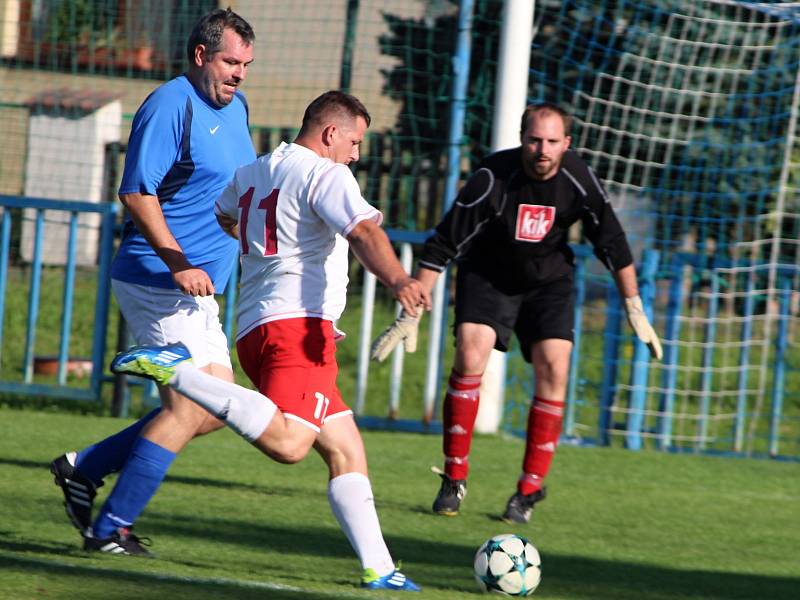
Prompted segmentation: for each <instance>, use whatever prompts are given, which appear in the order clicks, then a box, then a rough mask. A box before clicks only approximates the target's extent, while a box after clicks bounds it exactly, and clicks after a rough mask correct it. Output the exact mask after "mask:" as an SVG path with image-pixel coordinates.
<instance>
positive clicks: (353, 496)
mask: <svg viewBox="0 0 800 600" xmlns="http://www.w3.org/2000/svg"><path fill="white" fill-rule="evenodd" d="M328 501H329V502H330V504H331V509H332V510H333V515H334V516H335V517H336V520H337V521H339V525H340V527H341V528H342V530H343V531H344V534H345V535H346V536H347V539H348V540H350V545H351V546H352V547H353V550H355V551H356V554H357V555H358V559H359V560H360V561H361V568H362V569H373V570H374V571H375V572H376V573H377V574H378V576H379V577H383V576H384V575H388V574H389V573H391V572H392V571H394V568H395V567H394V561H392V556H391V555H390V554H389V549H388V548H387V547H386V542H385V541H384V539H383V533H381V524H380V522H379V521H378V513H377V511H376V510H375V500H374V499H373V497H372V486H371V485H370V483H369V478H368V477H367V476H366V475H364V474H362V473H345V474H344V475H339V476H338V477H334V478H333V479H331V480H330V482H329V483H328Z"/></svg>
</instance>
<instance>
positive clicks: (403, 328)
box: [370, 309, 422, 362]
mask: <svg viewBox="0 0 800 600" xmlns="http://www.w3.org/2000/svg"><path fill="white" fill-rule="evenodd" d="M421 318H422V309H419V314H418V315H417V316H416V317H415V316H413V315H410V314H408V313H407V312H406V311H402V312H401V313H400V316H399V317H397V319H396V320H395V322H394V323H392V324H391V325H389V327H387V328H386V330H385V331H384V332H383V333H382V334H380V335H379V336H378V337H377V338H375V341H374V342H372V351H371V352H370V358H371V359H372V360H377V361H378V362H383V361H384V360H385V359H386V357H387V356H389V354H391V352H392V350H394V349H395V347H396V346H397V345H398V344H399V343H400V342H403V348H404V349H405V351H406V352H414V351H416V349H417V330H418V329H419V320H420V319H421Z"/></svg>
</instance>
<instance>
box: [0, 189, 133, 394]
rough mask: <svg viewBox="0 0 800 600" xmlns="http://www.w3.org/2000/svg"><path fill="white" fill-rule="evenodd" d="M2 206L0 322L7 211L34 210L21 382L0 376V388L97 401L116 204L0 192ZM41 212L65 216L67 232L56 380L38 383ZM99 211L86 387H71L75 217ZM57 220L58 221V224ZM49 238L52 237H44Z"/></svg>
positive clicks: (5, 272) (6, 255)
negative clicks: (37, 339) (95, 278)
mask: <svg viewBox="0 0 800 600" xmlns="http://www.w3.org/2000/svg"><path fill="white" fill-rule="evenodd" d="M0 207H2V208H3V217H2V227H0V323H3V322H4V320H5V310H6V294H7V293H8V289H7V287H8V285H7V284H8V269H9V261H10V259H11V236H12V210H13V209H28V210H30V211H33V212H34V216H33V235H32V240H33V244H32V250H31V258H30V265H31V268H30V285H29V288H28V314H27V318H26V326H25V336H24V350H23V358H22V365H21V370H22V374H23V376H22V381H21V382H17V381H0V392H7V393H14V394H23V395H36V396H46V397H55V398H64V399H74V400H95V401H97V400H99V399H100V391H101V390H100V387H101V384H102V382H103V378H104V376H103V367H104V361H105V350H106V330H107V327H108V312H109V303H110V286H109V285H108V282H109V276H110V268H111V256H112V254H113V251H114V228H115V224H116V217H117V212H118V207H117V205H116V204H109V203H100V204H98V203H92V202H80V201H72V200H50V199H45V198H28V197H21V196H0ZM45 211H56V212H58V213H63V214H66V215H68V231H69V234H68V237H67V240H66V244H65V249H64V253H65V254H64V268H65V277H64V290H63V293H62V304H63V306H62V314H61V324H60V329H59V344H58V356H57V359H56V360H57V372H56V384H43V383H37V382H35V381H34V359H35V356H34V355H35V348H36V336H37V324H38V320H39V308H40V297H41V285H42V267H43V265H44V263H45V257H44V231H45ZM85 213H94V214H97V215H99V223H98V225H97V227H98V228H99V242H98V246H97V253H98V254H97V256H98V266H97V272H96V273H97V275H96V277H97V294H96V296H95V304H94V333H93V340H92V356H91V362H92V374H91V377H90V380H89V386H88V388H80V387H72V386H68V385H67V384H66V378H67V365H68V362H69V360H70V358H69V348H70V331H71V329H72V317H73V298H74V293H75V267H76V265H77V262H78V257H77V239H78V218H79V216H80V215H81V214H85ZM59 224H60V225H62V224H61V223H59ZM49 241H51V242H52V240H49ZM4 335H5V332H4V330H3V329H2V326H1V325H0V349H2V347H3V342H4Z"/></svg>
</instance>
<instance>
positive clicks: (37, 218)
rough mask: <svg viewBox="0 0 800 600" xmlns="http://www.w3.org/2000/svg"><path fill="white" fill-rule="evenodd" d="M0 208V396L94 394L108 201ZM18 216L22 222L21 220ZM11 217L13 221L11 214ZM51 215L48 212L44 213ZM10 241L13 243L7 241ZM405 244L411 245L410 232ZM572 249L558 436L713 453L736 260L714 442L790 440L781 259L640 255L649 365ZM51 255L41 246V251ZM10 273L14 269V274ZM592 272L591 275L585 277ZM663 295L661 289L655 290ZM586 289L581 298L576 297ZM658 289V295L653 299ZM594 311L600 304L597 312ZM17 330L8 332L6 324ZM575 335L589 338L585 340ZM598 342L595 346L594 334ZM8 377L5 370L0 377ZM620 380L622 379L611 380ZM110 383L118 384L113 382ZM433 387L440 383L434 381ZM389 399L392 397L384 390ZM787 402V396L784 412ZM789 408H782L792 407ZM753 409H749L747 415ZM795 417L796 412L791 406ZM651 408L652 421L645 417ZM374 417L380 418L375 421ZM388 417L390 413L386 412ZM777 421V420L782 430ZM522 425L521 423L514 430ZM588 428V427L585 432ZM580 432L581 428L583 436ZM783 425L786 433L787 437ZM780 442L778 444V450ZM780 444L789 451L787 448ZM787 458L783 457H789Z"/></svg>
mask: <svg viewBox="0 0 800 600" xmlns="http://www.w3.org/2000/svg"><path fill="white" fill-rule="evenodd" d="M0 206H1V207H2V224H1V225H0V352H2V350H3V349H4V348H8V347H9V346H8V345H7V344H5V343H4V342H11V343H12V344H17V345H21V347H22V348H23V351H22V353H21V359H20V360H21V365H20V368H19V370H18V371H17V370H13V369H9V365H8V361H9V357H8V356H6V355H5V354H0V359H2V360H3V363H4V367H5V369H4V373H5V375H4V376H3V378H2V380H0V393H9V394H15V395H19V396H27V397H53V398H63V399H73V400H84V401H86V400H88V401H100V400H101V392H102V384H103V383H108V382H112V381H114V379H113V377H111V376H110V374H107V373H106V371H105V368H106V364H105V363H106V360H107V352H106V339H107V334H108V331H109V326H110V324H111V322H112V319H110V314H109V313H110V291H109V290H110V286H109V271H110V259H111V256H112V255H113V251H114V238H115V234H116V232H117V228H118V226H117V217H118V210H117V205H115V204H110V203H102V204H94V203H88V202H77V201H56V200H46V199H40V198H23V197H10V196H0ZM55 213H58V214H61V215H62V217H63V218H62V219H59V223H60V224H61V227H62V228H65V229H66V230H67V231H68V234H67V235H65V236H63V237H64V240H63V255H61V256H59V257H58V258H59V261H58V262H59V264H60V266H59V268H60V269H63V273H62V274H63V289H62V291H61V297H62V303H61V307H60V308H61V315H60V321H59V324H58V327H59V332H58V340H59V341H58V351H57V356H56V357H55V362H56V365H57V368H56V372H55V375H54V376H51V379H53V378H54V382H48V383H42V382H41V379H39V380H38V381H37V380H36V378H35V377H34V362H35V359H36V356H35V354H36V341H37V326H38V324H39V312H40V298H41V286H42V275H43V268H44V265H45V263H46V260H45V259H46V258H47V259H52V258H53V256H45V255H46V252H45V240H47V242H48V243H52V240H51V239H47V238H49V237H50V236H49V235H47V236H46V224H47V222H48V218H47V217H46V215H48V214H55ZM86 214H95V215H97V219H98V221H97V223H96V230H97V263H96V265H93V266H92V267H91V268H90V269H87V270H86V271H87V272H89V273H91V274H92V276H93V277H94V278H95V280H96V289H97V293H96V297H95V298H94V315H93V319H92V323H93V333H92V346H91V359H90V360H91V377H90V378H89V381H88V386H87V385H86V383H85V379H79V378H78V379H76V380H75V381H68V379H67V375H68V365H69V362H70V359H71V353H70V348H71V334H70V332H71V331H72V330H73V315H74V310H75V307H74V294H75V272H76V267H77V263H78V261H77V252H76V243H77V239H78V236H79V231H80V230H81V227H82V226H81V225H80V224H79V216H80V215H86ZM23 216H25V218H24V219H23ZM16 218H19V221H18V222H16V221H15V219H16ZM23 220H25V221H27V226H28V229H29V231H28V238H29V239H28V246H29V249H28V254H29V256H28V257H27V258H25V257H23V258H20V257H14V256H12V253H13V252H14V251H15V248H16V246H15V243H16V244H17V245H19V246H21V245H22V244H21V243H18V242H19V240H17V239H16V238H15V235H16V236H18V235H19V232H20V230H21V228H22V225H21V222H22V221H23ZM49 220H50V221H52V219H49ZM389 234H390V237H392V239H393V240H394V241H396V242H403V241H408V240H407V238H408V232H394V231H391V230H390V231H389ZM12 240H14V243H12ZM414 241H416V242H418V241H419V240H418V239H417V238H414ZM574 250H575V254H576V278H575V280H576V294H577V301H576V308H575V310H576V314H575V317H576V318H575V321H576V329H575V345H574V349H573V360H572V364H571V371H570V382H571V383H570V387H569V392H568V397H567V409H566V414H565V423H564V435H565V437H566V438H567V439H582V440H584V441H595V442H597V443H600V444H603V445H607V444H610V443H612V438H613V437H614V436H619V437H621V438H623V441H624V445H625V446H626V447H627V448H630V449H640V448H642V447H643V445H644V443H645V441H646V440H647V439H648V438H650V439H654V440H655V445H656V447H658V448H661V449H665V450H675V449H678V450H680V449H687V448H689V449H691V450H694V451H699V452H702V451H717V450H720V448H721V446H720V444H718V443H717V444H715V445H714V446H713V447H711V446H709V445H708V444H707V440H708V439H709V435H708V429H709V426H710V423H711V422H712V421H713V420H714V419H715V418H716V415H715V414H714V410H713V407H712V405H711V397H712V395H713V392H715V391H716V390H715V389H714V388H715V385H716V384H715V381H714V378H713V371H714V363H715V353H718V352H719V348H718V347H716V346H715V345H714V343H713V341H714V340H715V338H716V336H717V332H716V331H715V328H716V327H717V322H718V320H719V319H718V317H719V311H720V307H719V300H718V299H719V296H720V294H719V285H720V283H719V277H717V276H716V275H714V274H715V273H716V270H715V269H720V268H722V269H730V268H732V267H739V268H741V269H744V271H743V272H744V273H746V274H748V276H749V280H748V281H749V283H748V286H749V287H748V288H747V290H748V293H746V294H745V295H744V296H743V299H742V300H743V301H742V306H741V308H740V314H741V326H740V331H739V335H740V340H739V342H738V345H737V346H736V348H737V352H738V353H739V354H738V365H739V367H740V368H739V370H738V374H737V385H736V387H735V389H733V390H732V391H730V396H731V397H734V398H735V407H734V409H733V416H732V419H731V421H732V424H731V428H730V434H729V435H727V434H726V436H723V438H724V439H723V440H722V449H724V450H725V451H729V452H733V453H740V452H743V451H744V450H745V449H746V441H747V438H748V433H752V431H753V429H754V427H755V426H756V425H757V423H756V419H761V420H765V422H766V425H765V426H764V427H763V428H762V429H764V433H763V436H764V437H766V445H767V450H766V453H767V454H769V455H770V456H779V455H780V452H781V449H782V447H781V443H782V440H784V441H785V440H786V438H787V435H788V437H789V438H791V437H793V436H794V437H797V433H796V429H797V427H796V425H795V424H794V423H793V422H792V420H793V419H796V418H797V416H796V415H792V416H790V417H789V419H788V421H787V416H786V415H785V412H784V407H785V405H786V390H787V383H786V382H787V381H788V378H789V377H795V378H796V377H797V373H798V368H797V365H793V364H791V360H792V358H791V357H792V356H794V355H793V354H791V353H790V345H791V335H790V334H791V332H790V326H791V324H792V323H793V317H792V308H791V300H792V294H793V293H795V290H793V288H792V281H793V280H794V278H796V277H797V270H798V268H799V267H798V266H797V265H782V266H779V267H778V268H777V270H776V269H775V268H774V265H773V266H772V267H770V266H769V265H758V264H754V265H746V264H742V265H730V264H727V263H723V262H722V261H720V260H716V262H714V260H712V261H708V259H702V258H699V257H697V256H695V255H688V254H679V253H678V254H675V255H673V256H672V257H671V258H670V262H669V264H667V265H664V264H660V260H659V255H658V253H657V252H655V251H645V252H644V254H643V256H642V262H641V264H640V265H639V273H640V288H641V294H642V298H643V301H644V304H645V309H646V310H647V311H648V313H649V315H650V316H651V318H653V316H654V315H653V312H654V306H657V305H658V300H657V298H656V295H657V293H658V290H659V289H660V290H661V293H660V296H661V297H662V300H661V305H662V306H660V309H661V310H658V311H657V313H659V314H656V315H655V319H654V322H655V323H656V324H657V328H658V329H659V331H660V332H661V334H662V339H663V342H664V351H665V352H664V360H663V362H662V363H660V364H658V366H657V368H658V371H656V370H655V369H656V366H654V364H653V363H651V361H650V359H649V355H648V350H647V348H646V347H645V346H644V345H643V344H642V343H641V342H639V341H638V340H635V339H633V338H632V337H631V335H630V332H627V330H626V325H624V318H623V311H622V307H621V304H620V301H619V297H618V295H617V293H616V289H615V287H614V286H613V285H612V284H611V283H610V280H609V279H608V277H607V275H605V276H603V280H602V282H600V284H599V285H597V283H598V281H597V278H596V276H593V275H592V274H591V273H590V272H589V271H590V269H589V265H591V264H593V262H594V261H593V259H592V258H591V257H592V253H591V251H590V249H589V248H588V247H585V246H575V247H574ZM48 252H49V253H51V254H52V252H53V251H52V249H50V250H48ZM14 259H16V260H17V261H18V262H21V263H22V264H23V265H24V268H23V269H21V271H22V272H23V273H24V274H25V276H26V277H27V282H28V283H27V295H28V298H27V313H26V315H25V318H24V320H25V327H24V333H23V334H22V335H21V336H20V335H18V336H17V337H16V338H15V339H14V340H6V339H5V338H6V335H7V334H6V331H5V329H4V327H3V326H4V324H6V323H10V322H14V321H12V319H13V320H15V321H16V322H17V323H19V319H21V318H22V317H21V316H19V317H18V316H17V315H7V314H6V306H7V302H6V300H7V297H8V294H10V293H15V292H17V290H16V289H13V290H10V289H9V286H8V282H9V265H10V264H11V263H12V262H13V260H14ZM770 268H772V271H774V272H776V273H777V289H778V294H777V305H778V315H777V318H776V319H775V320H774V323H775V324H776V327H775V331H774V332H772V335H771V337H770V341H769V345H770V350H769V360H768V361H767V360H765V361H764V365H765V368H766V369H768V370H769V372H770V374H771V379H772V381H771V385H770V387H769V389H768V390H762V393H761V396H760V397H759V398H758V402H759V403H761V402H763V403H766V408H765V409H764V410H763V413H764V414H763V415H759V414H756V415H753V409H752V407H751V404H752V402H753V389H752V385H751V379H752V378H753V368H752V364H751V363H752V360H751V356H750V353H751V352H753V345H752V344H751V343H750V341H751V340H752V339H753V338H754V321H755V317H756V316H757V313H759V310H760V311H761V312H763V309H758V308H757V306H756V303H757V302H758V301H759V300H758V294H757V293H755V291H756V287H757V286H756V283H755V282H756V281H757V280H758V278H759V277H761V276H762V275H763V273H762V271H763V272H766V271H767V270H768V269H770ZM686 269H689V270H694V271H698V272H700V271H703V272H708V273H711V274H712V276H711V277H710V280H709V284H708V285H709V286H710V289H709V292H708V299H709V300H708V302H707V306H706V307H705V308H704V310H705V318H704V325H703V328H704V329H703V335H704V339H703V343H702V356H701V358H700V359H699V363H700V368H699V370H698V375H697V377H698V378H699V382H698V384H697V388H698V390H699V391H698V393H697V397H698V401H697V403H696V412H695V414H693V415H692V419H693V423H696V428H697V431H696V436H695V440H694V441H693V442H692V443H690V444H688V445H687V444H685V443H676V439H678V438H679V437H680V436H676V435H675V433H674V427H675V424H676V418H677V417H676V415H678V414H679V413H680V412H681V411H679V410H678V409H677V406H676V395H678V394H679V393H680V392H681V389H680V386H679V383H678V372H679V368H681V367H682V366H685V365H684V363H685V361H684V360H682V357H681V347H680V343H681V338H682V336H683V335H684V332H683V331H682V327H684V322H685V315H684V312H685V306H686V303H687V302H688V300H689V298H687V295H686V290H685V285H684V281H685V277H684V271H685V270H686ZM18 270H19V269H18ZM235 271H236V270H234V275H233V277H232V281H231V282H230V285H229V286H228V290H227V293H226V302H225V310H224V312H223V324H224V328H225V331H226V333H228V334H230V333H231V332H232V331H233V329H234V315H233V306H234V304H235V294H236V283H237V281H236V273H235ZM593 277H594V280H593ZM598 289H599V290H605V294H606V296H605V300H604V301H598V298H597V296H598ZM665 290H666V291H665ZM589 296H592V298H591V299H587V298H588V297H589ZM664 296H666V298H667V300H666V302H664V301H663V297H664ZM598 306H599V307H600V308H598ZM588 310H595V311H597V310H600V311H602V315H601V318H602V329H601V330H598V331H594V330H593V329H592V321H595V320H597V321H598V322H600V320H599V318H595V317H594V316H593V315H588V321H589V323H588V325H587V314H585V313H586V311H588ZM17 329H19V328H17ZM444 335H445V336H447V335H449V331H448V329H447V328H446V327H445V328H444ZM587 336H589V337H588V338H587ZM591 337H594V338H596V340H595V341H594V345H595V351H596V346H597V344H598V343H599V344H600V345H601V351H602V357H600V358H599V361H600V362H601V369H600V374H599V376H596V377H594V376H587V375H586V373H585V372H584V371H585V363H587V356H588V354H587V352H588V351H587V339H589V338H591ZM598 339H599V340H600V341H599V342H598V341H597V340H598ZM524 368H525V369H527V371H528V375H527V377H525V376H522V378H524V379H525V381H524V382H521V381H520V379H521V378H520V377H518V378H517V379H516V380H515V378H514V377H513V376H512V377H511V378H510V380H509V387H510V388H512V389H513V388H514V387H516V388H525V387H526V386H527V387H528V388H529V387H530V383H531V381H530V374H529V373H530V367H528V366H527V365H525V367H524ZM9 372H12V373H13V374H15V375H16V376H15V377H11V376H9ZM623 380H624V383H623ZM117 383H121V382H120V381H117ZM440 387H441V386H440ZM590 388H591V389H594V388H596V390H597V391H596V394H594V395H592V393H590V391H591V389H590ZM128 389H129V388H128V386H127V385H124V386H121V387H119V388H118V391H121V392H122V394H123V396H122V399H121V400H120V401H119V402H118V403H117V405H116V407H115V410H116V414H118V415H124V414H127V406H128ZM395 395H396V394H395ZM526 397H527V398H530V395H529V393H528V392H527V391H525V392H523V398H522V400H520V401H519V402H518V404H520V406H517V407H514V406H507V413H508V415H507V417H508V418H506V426H507V428H508V429H509V430H510V431H512V432H516V433H521V430H520V428H519V427H518V426H515V424H514V420H513V418H512V417H513V413H514V411H515V410H517V411H518V412H524V411H526V409H527V405H526ZM146 398H149V401H150V402H157V395H156V393H155V389H154V387H153V386H151V387H150V388H149V389H148V390H147V392H146ZM794 404H796V402H795V401H793V402H792V407H794ZM587 409H590V413H589V414H592V415H594V417H593V418H594V419H595V423H594V425H592V424H591V423H590V422H589V421H587V417H586V414H587ZM793 410H794V409H793ZM757 412H758V411H757ZM795 412H796V411H795ZM620 414H622V415H623V420H622V421H621V422H615V417H616V418H617V419H619V415H620ZM653 415H655V417H653ZM379 421H380V422H382V423H385V422H386V420H385V419H382V420H379ZM390 421H391V419H390ZM787 423H788V425H787ZM438 425H439V424H438V423H431V422H430V418H429V416H428V418H425V417H424V416H423V417H422V418H421V419H420V420H419V421H417V422H408V421H397V420H395V422H394V423H390V426H394V427H396V428H401V429H418V430H426V431H436V430H438ZM523 428H524V425H523ZM592 428H594V433H593V434H592V433H591V431H590V430H591V429H592ZM587 431H589V434H588V435H587ZM787 431H788V434H787ZM784 447H785V446H784ZM790 448H796V445H795V446H790ZM794 454H796V453H795V452H792V455H794Z"/></svg>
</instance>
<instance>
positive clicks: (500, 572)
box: [475, 533, 542, 596]
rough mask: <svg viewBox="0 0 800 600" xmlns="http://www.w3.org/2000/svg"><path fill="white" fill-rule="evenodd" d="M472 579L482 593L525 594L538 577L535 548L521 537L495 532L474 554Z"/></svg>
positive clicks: (535, 585)
mask: <svg viewBox="0 0 800 600" xmlns="http://www.w3.org/2000/svg"><path fill="white" fill-rule="evenodd" d="M475 580H476V581H477V582H478V586H479V587H480V588H481V589H482V590H483V591H484V592H500V593H502V594H508V595H509V596H529V595H530V594H532V593H533V591H534V590H535V589H536V587H537V586H538V585H539V582H540V581H541V580H542V561H541V558H540V557H539V551H538V550H537V549H536V547H535V546H534V545H533V544H531V543H530V542H529V541H528V540H527V539H526V538H524V537H521V536H518V535H515V534H513V533H504V534H502V535H496V536H494V537H493V538H491V539H489V540H486V541H485V542H484V543H483V544H482V545H481V547H480V548H478V551H477V552H476V553H475Z"/></svg>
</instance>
